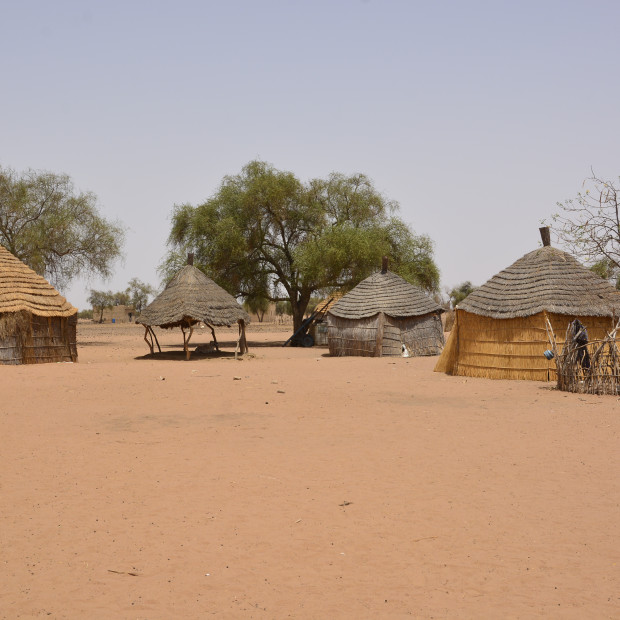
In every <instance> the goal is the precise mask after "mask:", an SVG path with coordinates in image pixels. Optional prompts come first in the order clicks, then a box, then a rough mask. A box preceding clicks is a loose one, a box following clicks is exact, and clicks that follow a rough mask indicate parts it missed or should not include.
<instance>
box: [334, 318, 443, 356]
mask: <svg viewBox="0 0 620 620" xmlns="http://www.w3.org/2000/svg"><path fill="white" fill-rule="evenodd" d="M328 325H329V327H328V346H329V353H330V355H333V356H336V357H342V356H346V355H357V356H362V357H400V356H401V355H402V345H403V344H405V345H406V346H407V349H408V350H409V354H410V355H412V356H418V355H438V354H439V353H441V349H442V348H443V344H444V339H443V331H442V328H441V319H440V318H439V316H438V315H436V314H426V315H423V316H415V317H406V318H393V317H389V316H385V315H382V314H381V313H379V314H377V315H375V316H373V317H368V318H362V319H355V320H353V319H343V318H340V317H337V316H333V315H329V318H328ZM377 338H379V342H377Z"/></svg>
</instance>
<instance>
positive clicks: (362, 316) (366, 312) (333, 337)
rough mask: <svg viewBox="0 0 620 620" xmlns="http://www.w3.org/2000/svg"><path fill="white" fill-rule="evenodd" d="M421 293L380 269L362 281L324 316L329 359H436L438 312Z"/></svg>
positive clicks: (440, 331)
mask: <svg viewBox="0 0 620 620" xmlns="http://www.w3.org/2000/svg"><path fill="white" fill-rule="evenodd" d="M442 312H443V308H441V307H440V306H439V305H438V304H436V303H435V302H434V301H433V300H432V299H431V298H430V297H428V295H426V294H425V293H424V292H423V291H422V289H420V288H418V287H416V286H413V285H412V284H409V282H407V281H406V280H403V279H402V278H401V277H400V276H397V275H396V274H395V273H392V272H390V271H388V269H387V259H384V261H383V269H382V270H381V271H380V272H378V273H375V274H373V275H372V276H370V277H368V278H366V279H365V280H362V282H360V283H359V284H358V285H357V286H356V287H355V288H354V289H352V290H351V291H349V292H348V293H347V294H346V295H345V296H344V297H342V299H340V300H338V301H337V302H336V303H335V304H334V305H333V306H332V307H331V308H330V309H329V310H328V312H327V321H328V346H329V352H330V355H334V356H344V355H359V356H364V357H388V356H391V357H395V356H401V355H403V353H406V355H411V356H418V355H439V353H441V350H442V348H443V345H444V338H443V329H442V326H441V313H442Z"/></svg>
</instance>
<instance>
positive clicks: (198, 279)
mask: <svg viewBox="0 0 620 620" xmlns="http://www.w3.org/2000/svg"><path fill="white" fill-rule="evenodd" d="M239 319H243V320H244V321H245V322H246V323H249V321H250V316H249V315H248V313H247V312H246V311H245V310H244V309H243V308H242V307H241V306H240V305H239V304H238V303H237V300H236V299H235V298H234V297H233V296H232V295H230V294H229V293H227V292H226V291H225V290H224V289H223V288H222V287H221V286H218V285H217V284H216V283H215V282H213V280H211V279H210V278H208V277H207V276H206V275H205V274H204V273H202V271H200V270H199V269H197V268H196V267H194V266H193V265H186V266H185V267H183V269H181V271H179V273H177V275H176V276H174V278H172V280H170V282H168V284H167V286H166V288H165V289H164V290H163V292H162V293H161V294H160V295H158V296H157V297H156V298H155V299H154V300H153V301H152V302H151V303H150V304H149V305H148V306H147V307H146V308H145V309H144V310H143V311H142V313H141V314H140V317H139V318H138V319H137V320H136V323H142V324H143V325H151V326H152V325H159V326H161V327H175V326H177V325H180V324H182V323H183V322H187V321H189V322H195V321H203V322H204V323H208V324H209V325H211V326H214V327H217V326H222V325H226V326H230V325H232V324H233V323H236V322H237V321H238V320H239Z"/></svg>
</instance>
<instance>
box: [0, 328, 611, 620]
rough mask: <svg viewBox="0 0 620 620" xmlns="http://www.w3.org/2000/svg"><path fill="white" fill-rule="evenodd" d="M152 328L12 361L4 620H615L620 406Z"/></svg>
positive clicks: (2, 416)
mask: <svg viewBox="0 0 620 620" xmlns="http://www.w3.org/2000/svg"><path fill="white" fill-rule="evenodd" d="M143 333H144V332H143V328H142V327H141V326H136V325H108V326H100V325H95V324H91V323H80V324H79V325H78V354H79V363H77V364H72V363H58V364H41V365H24V366H4V367H2V369H1V373H2V374H1V379H0V381H1V385H2V394H3V398H2V403H1V405H0V437H1V438H2V443H1V450H0V455H1V456H0V493H1V497H2V502H1V504H0V549H1V554H0V617H1V618H6V619H14V618H48V617H49V618H89V619H99V618H101V619H104V618H105V619H108V618H140V619H165V618H206V617H211V616H215V617H220V618H239V617H248V618H286V617H292V618H378V617H385V618H388V617H389V618H401V617H402V618H405V617H414V618H424V619H426V618H575V619H580V620H581V619H583V618H598V619H602V618H618V617H620V537H618V529H619V526H620V466H619V456H618V454H619V450H618V446H619V436H620V399H619V398H618V397H612V396H591V395H580V394H571V393H564V392H559V391H557V390H555V389H554V384H548V383H542V382H532V381H503V380H499V381H493V380H488V379H472V378H466V377H451V376H447V375H445V374H443V373H434V372H433V367H434V365H435V363H436V361H437V358H436V357H427V358H359V357H348V358H330V357H329V356H328V352H327V348H319V347H313V348H309V349H303V348H288V347H287V348H282V347H280V346H276V344H277V343H281V342H283V341H284V340H285V339H286V337H287V333H285V332H283V331H280V332H277V333H272V332H268V331H261V329H260V326H255V325H252V326H250V329H249V331H248V344H249V347H250V354H249V355H246V356H245V357H244V358H243V359H242V360H240V361H235V360H234V348H235V341H236V336H237V330H236V327H235V329H234V330H226V329H218V330H216V333H217V337H218V341H219V342H220V346H221V347H222V349H223V351H224V354H223V355H222V356H218V355H216V354H213V355H209V356H192V359H191V360H190V361H185V360H184V356H183V352H182V335H181V333H180V331H179V330H172V331H170V332H167V333H163V335H162V332H161V331H158V332H157V333H158V337H160V342H161V344H162V348H163V351H164V353H163V355H162V356H161V357H160V358H159V359H152V358H149V357H148V356H147V355H146V354H147V353H148V347H147V346H146V344H145V342H144V340H143V339H142V338H143ZM209 340H210V333H209V330H204V332H202V333H196V334H195V335H194V337H193V339H192V343H191V344H192V345H197V344H202V343H206V342H208V341H209ZM173 344H174V345H175V346H174V348H172V347H171V345H173ZM192 348H193V347H192Z"/></svg>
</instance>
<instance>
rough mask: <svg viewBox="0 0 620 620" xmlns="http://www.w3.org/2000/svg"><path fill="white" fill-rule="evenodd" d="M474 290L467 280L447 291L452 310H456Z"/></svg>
mask: <svg viewBox="0 0 620 620" xmlns="http://www.w3.org/2000/svg"><path fill="white" fill-rule="evenodd" d="M475 289H476V287H475V286H474V285H473V284H472V283H471V282H470V281H469V280H467V281H465V282H462V283H461V284H458V285H457V286H455V287H454V288H453V289H451V290H449V291H448V297H449V298H450V304H451V306H452V308H456V307H457V306H458V305H459V304H460V303H461V302H462V301H463V300H464V299H465V297H467V296H468V295H469V294H470V293H471V292H473V291H474V290H475Z"/></svg>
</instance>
